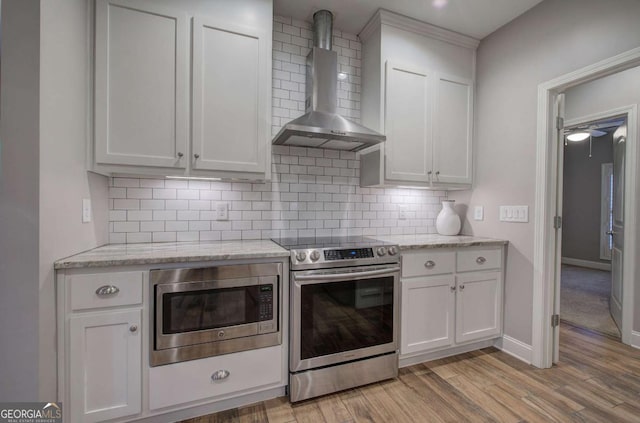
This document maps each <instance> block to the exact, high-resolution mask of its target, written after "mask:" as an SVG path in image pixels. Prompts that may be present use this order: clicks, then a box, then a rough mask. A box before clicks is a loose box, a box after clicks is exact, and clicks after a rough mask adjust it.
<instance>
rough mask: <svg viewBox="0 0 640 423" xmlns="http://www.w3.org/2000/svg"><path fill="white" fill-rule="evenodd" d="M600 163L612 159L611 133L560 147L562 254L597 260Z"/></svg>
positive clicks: (598, 258)
mask: <svg viewBox="0 0 640 423" xmlns="http://www.w3.org/2000/svg"><path fill="white" fill-rule="evenodd" d="M603 163H613V134H607V135H603V136H602V137H598V138H593V148H592V157H591V158H589V139H588V138H587V139H586V140H584V141H581V142H569V143H568V145H567V146H566V147H565V149H564V190H563V199H562V257H568V258H574V259H580V260H588V261H595V262H602V263H610V262H611V261H610V260H600V232H601V231H600V219H601V213H600V211H601V210H600V208H601V173H602V170H601V168H602V164H603Z"/></svg>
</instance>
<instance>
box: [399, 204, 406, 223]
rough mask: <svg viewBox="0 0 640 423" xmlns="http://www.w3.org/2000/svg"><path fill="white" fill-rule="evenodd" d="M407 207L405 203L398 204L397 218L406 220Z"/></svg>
mask: <svg viewBox="0 0 640 423" xmlns="http://www.w3.org/2000/svg"><path fill="white" fill-rule="evenodd" d="M407 209H408V207H407V205H406V204H399V205H398V219H400V220H407Z"/></svg>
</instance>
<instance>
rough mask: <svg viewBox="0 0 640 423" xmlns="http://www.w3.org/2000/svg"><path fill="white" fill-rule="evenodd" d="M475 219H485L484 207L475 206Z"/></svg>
mask: <svg viewBox="0 0 640 423" xmlns="http://www.w3.org/2000/svg"><path fill="white" fill-rule="evenodd" d="M473 220H484V207H482V206H475V207H474V208H473Z"/></svg>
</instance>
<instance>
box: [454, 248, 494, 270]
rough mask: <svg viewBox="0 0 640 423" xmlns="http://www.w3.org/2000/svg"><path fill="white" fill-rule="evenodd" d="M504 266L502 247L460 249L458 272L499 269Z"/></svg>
mask: <svg viewBox="0 0 640 423" xmlns="http://www.w3.org/2000/svg"><path fill="white" fill-rule="evenodd" d="M500 266H502V249H500V248H493V249H486V250H485V249H482V250H477V249H474V250H464V251H458V266H457V270H458V272H469V271H473V270H488V269H499V268H500Z"/></svg>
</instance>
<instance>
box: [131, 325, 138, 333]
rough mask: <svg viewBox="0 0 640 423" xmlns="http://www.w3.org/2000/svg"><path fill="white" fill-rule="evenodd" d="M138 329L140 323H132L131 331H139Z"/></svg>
mask: <svg viewBox="0 0 640 423" xmlns="http://www.w3.org/2000/svg"><path fill="white" fill-rule="evenodd" d="M137 331H138V325H131V326H129V332H132V333H133V332H137Z"/></svg>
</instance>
